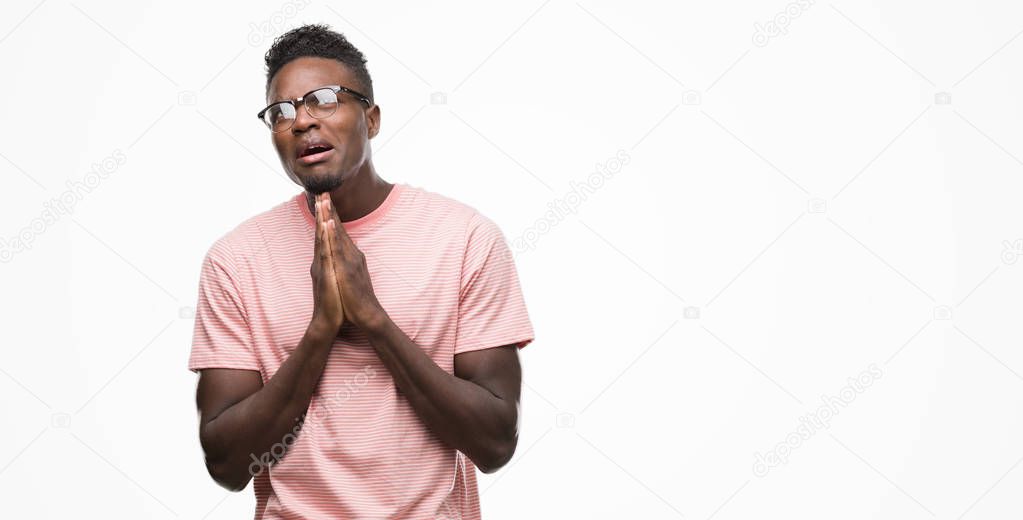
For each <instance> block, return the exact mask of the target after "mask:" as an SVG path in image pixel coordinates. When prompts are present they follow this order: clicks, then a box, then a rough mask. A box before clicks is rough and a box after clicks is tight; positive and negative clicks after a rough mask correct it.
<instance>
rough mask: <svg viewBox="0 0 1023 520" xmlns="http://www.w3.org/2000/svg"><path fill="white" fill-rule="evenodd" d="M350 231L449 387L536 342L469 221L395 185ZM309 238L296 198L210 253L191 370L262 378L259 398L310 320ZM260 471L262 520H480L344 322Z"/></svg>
mask: <svg viewBox="0 0 1023 520" xmlns="http://www.w3.org/2000/svg"><path fill="white" fill-rule="evenodd" d="M343 225H344V228H345V230H346V231H347V232H348V234H349V235H350V236H351V237H352V240H353V241H354V242H355V244H356V245H357V246H358V247H359V249H361V250H362V252H363V253H364V254H365V255H366V263H367V266H368V268H369V274H370V277H371V279H372V283H373V289H374V291H375V292H376V296H377V299H378V300H379V301H380V303H381V305H382V306H383V308H384V310H386V311H387V313H388V314H389V315H390V317H391V319H392V320H393V321H394V322H395V323H396V324H397V325H398V326H399V327H400V328H401V330H402V331H404V332H405V334H406V335H408V337H409V338H411V339H412V340H413V341H414V342H415V343H416V344H417V345H419V346H420V347H422V349H423V350H424V351H426V353H427V354H429V356H430V358H431V359H433V361H434V362H436V363H437V365H439V366H440V367H441V368H443V369H444V370H446V371H447V372H448V373H454V357H455V355H456V354H459V353H462V352H469V351H473V350H480V349H485V348H491V347H497V346H501V345H509V344H516V345H517V346H518V347H519V348H521V347H524V346H526V345H527V344H529V343H530V342H532V341H533V328H532V325H531V323H530V320H529V315H528V314H527V312H526V306H525V302H524V299H523V296H522V292H521V289H520V287H519V280H518V275H517V273H516V270H515V265H514V261H513V259H512V255H511V252H510V250H509V248H508V245H507V242H506V240H505V237H504V235H503V234H502V232H501V230H500V229H499V228H498V227H497V226H496V225H495V224H494V223H493V222H492V221H491V220H489V219H488V218H487V217H484V216H483V215H481V214H480V213H479V212H477V211H476V210H475V209H473V208H472V207H470V206H468V205H466V204H463V203H460V202H457V201H455V200H453V199H450V198H447V197H445V196H442V195H439V194H436V193H433V192H430V191H427V190H425V189H422V188H419V187H415V186H412V185H409V184H403V183H395V184H394V187H393V188H392V189H391V191H390V192H389V194H388V196H387V198H386V199H385V200H384V202H383V203H382V204H381V205H380V206H379V207H377V208H376V209H375V210H373V211H372V212H371V213H369V214H367V215H366V216H364V217H362V218H360V219H357V220H354V221H351V222H345V223H343ZM314 230H315V221H314V220H313V215H311V214H310V212H309V208H308V206H307V205H306V202H305V195H304V193H299V194H298V195H296V196H294V197H292V198H290V199H289V200H288V201H287V202H284V203H281V204H279V205H277V206H274V207H273V208H271V209H270V210H268V211H266V212H264V213H261V214H259V215H256V216H255V217H252V218H250V219H248V220H246V221H245V222H243V223H242V224H240V225H239V226H238V227H236V228H235V229H234V230H232V231H230V232H229V233H227V234H226V235H224V236H223V237H221V238H220V239H218V240H217V241H216V242H215V243H214V244H213V245H212V246H211V247H210V249H209V252H208V253H207V255H206V258H205V259H204V261H203V264H202V270H201V274H200V282H199V295H198V304H197V306H196V317H195V329H194V335H193V340H192V351H191V355H190V357H189V361H188V368H189V369H190V370H192V371H195V372H197V371H198V370H200V369H203V368H235V369H246V370H258V371H259V373H260V374H261V376H262V378H263V383H264V384H265V383H266V382H267V381H268V380H269V379H270V378H271V377H273V375H274V373H275V372H276V371H277V369H278V368H279V367H280V366H281V364H282V363H283V362H284V361H285V360H286V359H287V358H288V355H289V354H290V353H291V352H292V351H293V350H294V349H295V347H297V346H298V343H299V341H300V340H301V338H302V335H303V334H304V333H305V330H306V327H307V326H308V324H309V320H310V318H311V316H312V311H313V293H312V280H311V278H310V275H309V266H310V264H311V263H312V258H313V243H314V242H313V236H314ZM296 424H297V423H296ZM285 445H287V446H288V449H287V453H286V455H283V456H282V455H281V454H282V452H283V451H284V450H283V447H284V446H285ZM251 459H252V461H253V462H252V464H251V465H250V467H249V470H250V473H252V474H255V475H256V476H255V478H254V479H253V489H254V491H255V495H256V514H255V518H256V519H257V520H260V519H264V520H269V519H284V518H288V519H295V518H309V519H326V518H345V519H349V518H367V519H368V518H374V519H377V518H411V519H448V518H451V519H456V518H457V519H465V520H470V519H478V518H480V510H479V496H478V492H477V487H476V471H475V466H474V465H473V464H472V461H470V460H469V458H468V457H465V456H464V455H462V454H461V453H460V452H458V451H457V450H455V449H454V448H452V447H450V446H448V445H445V444H444V443H442V442H441V441H440V440H439V439H438V438H437V437H436V435H434V434H433V433H432V432H431V431H430V430H429V429H428V428H427V427H426V425H425V424H424V423H423V422H422V421H421V420H420V419H419V417H418V416H417V415H416V413H415V411H414V410H413V409H412V407H411V406H410V404H409V402H408V400H407V399H406V398H405V397H404V396H402V395H401V394H400V393H399V392H398V389H397V387H396V386H395V384H394V381H393V379H392V378H391V375H390V373H389V372H388V371H387V369H386V368H385V367H384V366H383V364H382V363H381V362H380V359H379V358H378V357H377V354H376V353H375V352H374V350H373V348H372V347H371V346H370V344H369V341H368V340H367V338H366V336H365V334H363V333H362V332H361V331H360V330H358V329H357V328H356V327H354V326H352V325H351V324H350V323H349V324H345V326H344V327H343V328H342V331H341V334H340V335H339V336H338V337H337V339H335V341H334V344H333V347H332V350H331V352H330V356H329V358H328V360H327V365H326V368H325V369H324V372H323V377H322V379H320V382H319V384H318V386H317V388H316V392H315V394H314V395H313V398H312V402H311V403H310V405H309V409H308V411H307V414H306V417H305V423H304V425H303V426H302V428H301V431H298V432H297V433H296V434H295V435H286V436H285V438H282V442H281V443H280V444H279V445H278V446H276V447H275V448H271V453H268V454H253V455H252V457H251ZM267 461H272V462H273V463H272V464H271V465H270V466H269V467H268V468H267V467H265V466H264V465H263V464H261V462H267Z"/></svg>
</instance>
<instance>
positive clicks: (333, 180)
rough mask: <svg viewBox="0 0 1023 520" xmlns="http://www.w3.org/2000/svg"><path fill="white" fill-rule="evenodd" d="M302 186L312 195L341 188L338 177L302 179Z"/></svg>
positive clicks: (339, 177) (318, 176)
mask: <svg viewBox="0 0 1023 520" xmlns="http://www.w3.org/2000/svg"><path fill="white" fill-rule="evenodd" d="M302 186H303V187H305V190H306V191H308V192H309V193H312V194H313V195H319V194H321V193H325V192H328V191H334V190H335V189H337V188H338V187H339V186H341V176H340V175H323V176H320V175H316V176H310V177H306V178H304V179H302Z"/></svg>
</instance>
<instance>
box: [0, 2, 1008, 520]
mask: <svg viewBox="0 0 1023 520" xmlns="http://www.w3.org/2000/svg"><path fill="white" fill-rule="evenodd" d="M243 5H244V7H242V6H243ZM787 9H791V10H792V11H791V12H792V13H794V14H795V15H794V16H792V17H791V18H790V19H789V20H787V25H785V23H786V20H782V19H781V18H779V19H778V21H779V22H780V23H781V24H782V25H785V27H784V32H783V33H779V34H777V35H776V36H774V37H772V38H768V39H767V40H766V42H765V40H763V39H761V40H759V41H757V42H755V41H754V32H755V30H756V29H755V27H756V26H755V24H761V25H763V24H765V23H767V22H769V21H772V20H775V19H776V17H777V16H778V15H779V14H780V13H784V12H785V11H786V10H787ZM4 11H5V12H4V16H3V17H2V19H0V60H2V61H0V63H2V64H3V70H4V72H3V77H2V80H0V99H2V100H3V107H2V111H3V118H2V124H0V172H2V174H3V180H4V182H3V186H4V189H2V190H0V208H2V209H0V211H2V212H3V221H2V226H0V239H3V240H5V241H7V242H10V241H11V240H12V239H13V238H15V237H17V236H18V235H24V236H25V237H27V238H30V239H31V248H30V249H27V250H23V251H12V250H11V249H9V248H8V249H7V250H6V251H7V253H9V254H8V255H7V261H6V262H4V263H3V264H0V286H2V289H3V295H4V296H3V298H2V307H0V316H3V330H4V335H3V349H2V350H0V356H2V358H0V363H2V364H0V366H2V371H0V402H2V403H3V408H2V409H3V414H2V419H0V420H2V421H3V423H2V425H0V432H2V433H0V439H2V440H3V449H2V450H0V501H2V503H3V508H4V516H5V517H11V518H29V517H38V518H65V517H72V516H77V515H80V514H82V513H83V512H87V513H85V516H87V517H90V518H91V517H97V518H98V517H100V516H102V517H104V518H157V519H162V518H194V519H199V518H209V519H216V518H222V519H227V518H249V517H250V516H251V514H252V511H253V507H254V500H253V497H252V491H251V487H250V488H248V489H246V490H245V491H244V492H241V493H237V494H232V493H228V492H227V491H224V490H222V489H221V488H219V487H218V486H217V485H216V484H215V483H214V482H213V481H212V480H211V479H210V478H209V477H208V476H207V474H206V470H205V469H204V467H203V464H202V456H201V451H200V448H199V445H198V436H197V419H196V414H195V406H194V389H195V382H196V376H195V375H194V374H192V373H191V372H189V371H188V370H187V368H186V361H187V357H188V353H189V348H190V341H191V333H192V320H191V319H190V318H189V315H188V312H189V307H191V306H194V304H195V298H196V289H197V282H198V274H199V267H200V263H201V260H202V257H203V255H204V253H205V252H206V250H207V248H208V247H209V246H210V245H211V244H212V242H213V241H214V240H215V239H216V238H218V237H220V236H222V235H223V234H224V233H226V232H227V231H229V230H230V229H232V228H233V227H234V226H235V225H237V224H238V223H240V222H241V221H242V220H244V219H245V218H247V217H249V216H252V215H254V214H256V213H259V212H261V211H264V210H266V209H268V208H269V207H271V206H272V205H274V204H277V203H279V202H281V201H283V200H285V199H286V198H288V197H290V196H292V195H293V194H295V193H297V192H298V191H299V188H298V187H297V186H295V185H294V184H292V183H290V181H288V180H287V179H286V178H285V176H284V174H283V172H282V171H281V168H280V165H279V163H278V161H277V158H276V155H275V152H274V150H273V149H272V147H271V145H270V140H269V136H268V133H267V131H266V129H265V128H264V127H262V126H261V125H260V123H259V122H258V121H257V120H256V118H255V117H254V114H255V112H256V111H257V110H258V109H260V108H262V105H263V104H264V102H263V101H264V100H263V83H264V70H263V62H262V57H263V53H264V52H265V51H266V49H267V48H268V46H269V45H270V42H271V40H272V37H273V36H276V35H278V34H280V33H282V32H284V31H286V30H287V29H289V28H291V27H294V26H296V25H300V24H302V23H307V22H322V23H327V24H330V25H331V26H332V27H333V28H334V29H336V30H338V31H341V32H344V33H345V34H346V35H348V36H349V38H350V39H351V40H352V42H353V43H355V44H356V45H357V46H358V47H360V48H361V49H362V50H363V51H364V52H365V54H366V55H367V57H368V59H369V67H370V71H371V73H372V75H373V78H374V83H375V88H376V97H377V101H378V102H379V103H380V105H381V107H382V114H383V116H382V117H383V128H382V131H381V134H380V135H379V136H378V137H377V138H376V140H375V142H374V148H375V154H374V155H375V157H374V159H375V163H376V165H377V168H378V170H379V172H380V174H381V175H382V176H383V177H384V178H386V179H387V180H389V181H392V182H406V183H410V184H413V185H416V186H421V187H424V188H426V189H429V190H431V191H436V192H438V193H442V194H445V195H447V196H450V197H453V198H455V199H457V200H460V201H463V202H465V203H468V204H470V205H472V206H474V207H476V208H477V209H479V210H480V211H481V212H483V213H484V214H485V215H487V216H489V217H490V218H492V219H494V220H495V221H496V222H497V223H498V225H499V226H500V227H501V228H502V230H503V231H504V232H505V235H506V236H507V238H508V240H509V241H511V240H514V239H517V238H521V237H523V236H526V235H527V234H528V236H529V237H531V242H530V244H531V247H530V248H529V249H527V250H521V251H518V252H517V254H516V264H517V266H518V270H519V274H520V278H521V281H522V287H523V291H524V294H525V297H526V301H527V305H528V307H529V311H530V316H531V318H532V320H533V324H534V327H535V331H536V341H535V342H534V343H533V344H532V345H530V346H529V347H527V348H526V349H525V350H523V351H522V362H523V364H524V370H525V388H524V394H523V413H524V415H523V422H522V430H521V437H520V441H519V447H518V451H517V453H516V455H515V458H514V459H513V460H512V462H511V463H510V464H509V465H508V466H506V467H505V468H504V469H502V470H501V471H500V472H498V473H496V474H494V475H481V479H480V491H481V495H482V503H483V512H484V516H485V517H486V518H488V519H499V518H508V519H512V518H676V517H677V518H686V519H708V518H711V517H713V518H717V519H726V518H735V519H739V518H753V517H758V518H760V517H769V518H893V519H894V518H898V519H916V518H919V519H927V518H948V519H958V518H970V519H978V518H1007V517H1010V516H1015V517H1018V516H1019V515H1020V513H1021V511H1023V494H1021V493H1020V492H1019V488H1020V487H1021V486H1023V468H1020V467H1019V466H1020V462H1021V460H1023V459H1021V457H1023V441H1021V436H1023V376H1021V373H1023V350H1021V349H1020V328H1019V326H1018V325H1019V323H1020V321H1019V316H1020V315H1021V312H1023V302H1021V301H1020V298H1019V295H1020V291H1019V287H1020V284H1021V282H1023V265H1019V264H1020V263H1021V262H1017V257H1018V255H1019V254H1023V242H1020V243H1018V244H1017V243H1016V242H1015V241H1016V240H1019V239H1021V238H1023V206H1021V205H1020V204H1019V201H1020V194H1021V193H1023V161H1021V159H1020V158H1021V157H1023V144H1021V138H1023V117H1021V115H1023V113H1021V112H1023V107H1021V101H1023V95H1021V92H1023V74H1021V72H1020V71H1021V68H1020V63H1023V38H1020V35H1021V30H1023V9H1020V5H1019V4H1018V3H1016V2H1009V1H1002V2H991V1H987V2H940V1H939V2H922V1H921V2H880V1H875V2H854V1H851V0H841V1H836V2H834V3H827V2H814V3H812V4H809V3H806V4H803V5H800V4H789V3H787V2H785V1H777V2H769V1H760V2H751V1H748V2H728V3H725V2H687V3H678V4H674V5H669V4H667V3H657V4H653V3H651V4H646V5H643V4H639V3H631V4H630V5H629V6H626V5H625V4H624V3H623V2H621V3H610V2H603V1H593V0H583V1H581V2H578V3H577V2H573V1H570V0H548V1H533V2H525V3H514V4H513V3H510V2H509V3H504V4H499V5H490V4H484V3H476V2H461V3H452V2H447V3H443V4H435V5H431V6H429V7H428V6H426V5H423V3H408V4H406V5H385V4H383V3H380V2H351V3H346V4H342V3H328V2H322V1H312V2H311V3H308V4H307V5H303V6H301V7H299V4H295V3H290V4H288V3H285V4H281V3H277V2H275V1H270V2H246V3H244V4H243V3H240V2H239V3H236V7H235V8H229V7H225V6H222V5H220V4H219V3H215V2H163V3H153V2H148V3H146V2H132V3H127V2H122V3H118V4H117V5H114V4H113V3H103V2H97V1H86V0H82V1H76V2H66V1H59V0H52V1H44V2H41V3H38V4H37V3H35V2H17V3H13V4H12V3H7V4H5V7H4ZM796 15H797V16H796ZM782 18H784V17H782ZM757 43H759V44H761V45H758V44H757ZM764 43H766V44H764ZM434 93H443V95H444V96H446V103H431V99H432V100H433V101H441V99H439V96H435V97H433V98H431V95H432V94H434ZM619 153H625V154H627V156H628V157H629V161H628V163H627V164H626V165H624V166H623V167H622V168H621V170H620V171H618V172H617V173H616V174H615V175H613V176H611V177H610V178H609V179H606V180H605V182H604V183H603V186H602V187H601V188H600V189H599V190H596V191H595V192H592V193H589V194H588V195H587V196H586V197H585V200H583V201H582V202H581V203H580V204H578V205H577V206H575V212H574V213H571V214H568V215H567V216H566V217H565V218H562V219H558V220H557V221H556V222H555V225H553V226H550V227H544V228H543V230H544V232H543V233H542V234H536V233H531V230H535V229H536V223H537V220H538V219H542V218H543V215H544V213H545V212H546V211H547V210H548V204H549V203H552V202H557V201H560V200H563V199H565V198H566V197H569V196H570V195H569V194H571V193H573V189H574V188H573V184H572V183H576V184H575V185H576V186H578V185H579V184H580V183H585V182H587V179H589V178H590V175H591V173H593V172H595V171H596V170H597V165H604V164H606V163H607V161H608V160H609V159H611V158H612V157H615V156H616V154H619ZM116 154H123V157H124V159H125V160H124V164H122V165H119V166H117V167H116V168H115V169H113V170H112V171H110V172H107V174H106V177H105V178H104V179H103V180H102V182H101V183H100V184H99V185H98V186H96V187H95V188H93V189H91V190H89V191H88V193H85V194H84V196H83V197H82V198H81V200H78V201H77V202H76V203H75V204H74V205H73V208H72V211H71V212H70V214H62V215H61V216H60V218H59V219H58V220H56V221H55V222H51V223H48V224H46V225H44V226H38V225H37V226H36V228H32V224H33V220H34V219H37V218H38V217H39V216H40V215H41V214H42V213H43V211H44V210H45V209H46V204H47V203H48V201H51V200H53V199H59V198H60V197H61V196H64V195H66V193H67V192H69V190H70V188H69V185H68V182H81V181H82V180H83V179H84V178H85V177H86V176H87V175H88V174H89V172H90V170H91V169H92V168H93V167H94V166H93V165H94V164H95V165H100V164H102V163H103V161H104V159H105V158H109V157H112V156H115V155H116ZM109 162H110V161H108V163H109ZM686 307H690V308H691V309H690V311H689V313H688V314H687V313H686V311H685V308H686ZM697 314H698V317H697ZM182 316H184V317H182ZM687 316H688V317H687ZM871 365H873V366H874V367H875V368H874V370H875V371H876V372H877V373H879V374H881V375H880V377H876V378H874V380H873V381H872V382H871V384H870V385H869V386H867V387H865V388H862V391H860V392H856V393H855V395H854V398H853V399H851V400H849V401H844V402H843V404H842V405H841V406H840V407H836V408H835V409H836V410H838V413H837V415H835V416H834V417H833V418H831V419H830V422H829V423H828V427H826V428H820V429H818V430H816V431H814V432H813V433H812V434H811V435H809V436H808V438H803V439H798V440H797V441H796V442H795V444H796V447H795V448H793V449H790V450H789V451H790V452H789V453H788V454H787V457H786V462H785V463H784V464H781V465H778V466H777V467H773V468H770V471H769V472H768V473H767V474H766V475H758V474H757V473H755V472H754V463H755V461H756V460H757V455H758V454H766V453H768V452H769V451H770V450H773V449H775V447H776V446H777V445H778V444H779V443H784V442H785V441H786V437H787V436H788V435H789V433H790V432H793V431H796V428H797V427H798V426H799V425H800V418H805V417H808V416H810V415H818V416H819V414H820V413H822V412H819V409H820V408H821V406H823V402H822V397H823V398H824V399H827V398H828V397H829V396H830V397H835V398H837V397H838V396H840V394H841V392H842V390H843V388H844V387H846V385H847V384H848V378H850V377H856V376H858V375H859V374H861V373H863V372H864V371H869V370H870V367H871ZM868 373H869V372H868ZM868 379H869V378H868Z"/></svg>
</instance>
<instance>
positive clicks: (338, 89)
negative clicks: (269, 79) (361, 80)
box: [256, 85, 373, 133]
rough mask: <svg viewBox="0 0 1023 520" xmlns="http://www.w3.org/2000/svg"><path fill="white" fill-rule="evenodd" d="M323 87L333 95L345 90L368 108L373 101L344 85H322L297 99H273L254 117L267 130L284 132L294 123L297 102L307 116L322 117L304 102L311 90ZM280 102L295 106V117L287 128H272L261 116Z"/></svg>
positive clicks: (296, 113)
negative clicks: (310, 109) (313, 112)
mask: <svg viewBox="0 0 1023 520" xmlns="http://www.w3.org/2000/svg"><path fill="white" fill-rule="evenodd" d="M323 89H330V90H333V91H334V95H335V96H336V95H338V94H339V93H341V92H345V93H347V94H348V95H350V96H352V97H354V98H356V99H358V100H359V101H362V102H363V103H365V104H366V108H369V107H372V106H373V102H372V101H370V99H369V97H368V96H366V95H365V94H360V93H358V92H356V91H354V90H352V89H350V88H348V87H344V86H341V85H325V86H322V87H318V88H314V89H312V90H310V91H309V92H306V93H305V94H303V95H302V97H300V98H298V99H282V100H281V101H275V102H273V103H270V104H269V105H267V106H266V108H264V109H263V110H260V111H259V113H258V114H256V118H257V119H259V120H260V121H261V122H262V123H263V126H266V127H267V128H269V130H270V131H271V132H274V133H279V132H286V131H288V130H290V129H291V127H292V126H294V125H295V119H298V105H299V104H301V105H302V108H304V109H305V112H306V113H307V114H309V117H312V118H314V119H322V118H319V117H316V116H314V115H313V114H312V112H310V111H309V106H308V105H306V104H305V100H306V98H307V97H309V94H312V93H313V92H316V91H318V90H323ZM281 103H290V104H291V105H292V106H294V107H295V118H294V119H292V120H291V126H289V127H288V128H285V129H284V130H274V129H273V128H271V127H270V125H268V124H267V122H266V119H263V116H265V115H266V113H267V111H269V110H270V109H271V108H273V107H274V106H275V105H280V104H281ZM335 112H336V109H335ZM331 115H334V113H331ZM325 117H330V116H325Z"/></svg>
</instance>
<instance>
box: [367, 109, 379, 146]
mask: <svg viewBox="0 0 1023 520" xmlns="http://www.w3.org/2000/svg"><path fill="white" fill-rule="evenodd" d="M366 125H367V127H368V130H369V138H370V139H373V138H374V137H376V136H377V134H379V133H380V105H373V107H372V108H370V109H368V110H366Z"/></svg>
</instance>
